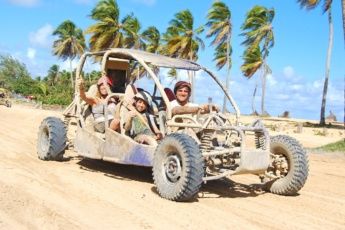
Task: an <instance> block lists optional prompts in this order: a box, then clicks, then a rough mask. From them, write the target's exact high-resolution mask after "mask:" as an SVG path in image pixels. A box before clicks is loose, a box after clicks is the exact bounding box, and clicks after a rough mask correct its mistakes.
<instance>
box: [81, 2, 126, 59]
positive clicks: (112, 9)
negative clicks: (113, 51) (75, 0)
mask: <svg viewBox="0 0 345 230" xmlns="http://www.w3.org/2000/svg"><path fill="white" fill-rule="evenodd" d="M119 16H120V10H119V7H118V5H117V2H116V1H115V0H101V1H99V2H98V3H97V4H96V7H95V8H94V9H93V10H92V12H91V15H89V17H90V18H92V19H94V20H96V21H98V22H97V23H96V24H94V25H91V26H90V27H88V28H87V29H86V30H85V33H86V34H92V35H91V37H90V40H89V46H90V50H91V51H92V52H94V51H99V50H104V49H107V48H116V47H123V32H125V31H127V30H128V29H127V27H126V25H127V23H128V20H130V19H131V18H132V16H133V15H132V14H130V15H127V16H125V17H124V18H123V19H122V21H120V20H119Z"/></svg>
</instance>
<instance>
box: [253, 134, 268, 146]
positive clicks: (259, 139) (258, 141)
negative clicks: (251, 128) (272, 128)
mask: <svg viewBox="0 0 345 230" xmlns="http://www.w3.org/2000/svg"><path fill="white" fill-rule="evenodd" d="M255 147H256V148H257V149H262V150H265V147H266V143H265V135H264V134H263V133H262V132H255Z"/></svg>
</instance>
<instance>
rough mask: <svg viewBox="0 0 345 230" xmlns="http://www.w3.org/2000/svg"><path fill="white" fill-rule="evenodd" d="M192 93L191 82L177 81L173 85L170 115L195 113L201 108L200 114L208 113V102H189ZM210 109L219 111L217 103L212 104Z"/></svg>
mask: <svg viewBox="0 0 345 230" xmlns="http://www.w3.org/2000/svg"><path fill="white" fill-rule="evenodd" d="M191 93H192V87H191V84H190V83H188V82H186V81H179V82H177V83H176V84H175V86H174V94H175V98H176V99H175V100H173V101H171V102H170V105H171V109H172V115H176V114H196V113H197V112H198V110H199V109H200V110H201V114H206V113H210V108H209V105H208V104H200V105H198V104H194V103H191V102H189V98H190V95H191ZM212 110H214V111H216V112H219V107H218V105H212Z"/></svg>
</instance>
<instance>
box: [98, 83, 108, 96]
mask: <svg viewBox="0 0 345 230" xmlns="http://www.w3.org/2000/svg"><path fill="white" fill-rule="evenodd" d="M99 92H100V94H101V96H102V97H104V96H105V97H106V96H107V95H108V92H107V89H106V88H105V87H104V85H103V84H102V85H100V86H99Z"/></svg>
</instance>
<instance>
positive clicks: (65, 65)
mask: <svg viewBox="0 0 345 230" xmlns="http://www.w3.org/2000/svg"><path fill="white" fill-rule="evenodd" d="M77 65H78V61H77V60H76V59H74V60H73V61H72V69H73V70H74V69H75V68H77ZM60 68H61V70H66V71H68V72H70V71H71V67H70V61H69V59H67V60H66V61H64V62H62V63H61V64H60Z"/></svg>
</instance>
